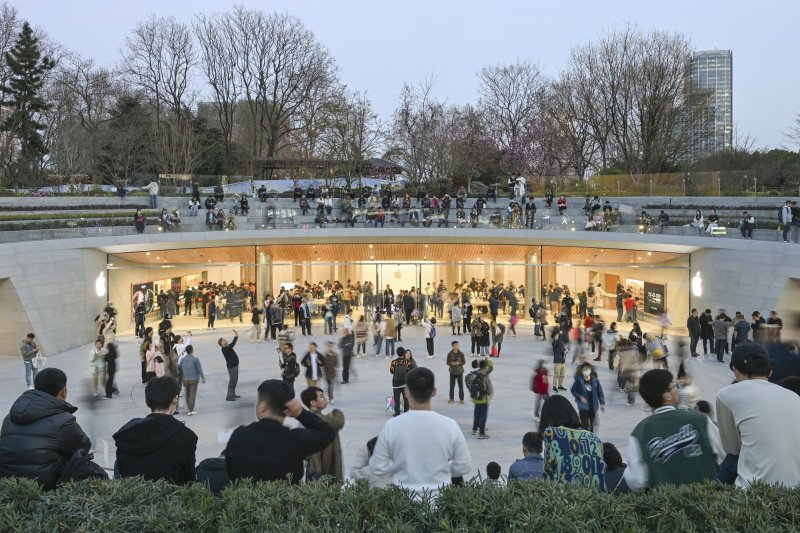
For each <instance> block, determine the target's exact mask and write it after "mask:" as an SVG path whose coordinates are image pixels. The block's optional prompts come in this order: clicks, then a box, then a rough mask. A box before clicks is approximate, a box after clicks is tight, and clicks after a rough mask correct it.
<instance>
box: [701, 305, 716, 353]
mask: <svg viewBox="0 0 800 533" xmlns="http://www.w3.org/2000/svg"><path fill="white" fill-rule="evenodd" d="M698 321H699V322H700V338H701V339H703V355H708V352H709V348H710V351H711V353H715V349H714V326H713V324H714V317H713V316H711V309H706V310H705V311H703V314H702V315H700V318H699V319H698Z"/></svg>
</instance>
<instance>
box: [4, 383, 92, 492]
mask: <svg viewBox="0 0 800 533" xmlns="http://www.w3.org/2000/svg"><path fill="white" fill-rule="evenodd" d="M33 385H34V390H27V391H25V392H24V393H22V395H21V396H20V397H19V398H17V400H16V401H15V402H14V405H12V406H11V410H10V411H9V413H8V416H7V417H6V418H5V419H4V420H3V426H2V429H0V477H27V478H33V479H36V481H38V482H39V485H41V486H42V487H43V488H45V489H52V488H54V487H55V486H56V483H57V481H58V478H59V475H60V473H61V470H62V469H63V468H64V465H65V464H66V463H67V461H68V460H69V459H70V457H71V456H72V454H73V453H75V452H76V451H78V450H83V451H85V452H88V451H89V450H90V449H91V447H92V444H91V442H90V441H89V437H87V436H86V434H85V433H84V432H83V430H82V429H81V427H80V425H78V421H77V420H75V416H73V413H74V412H75V411H77V410H78V408H77V407H74V406H72V405H70V404H68V403H67V402H66V399H67V375H66V374H65V373H64V372H63V371H61V370H59V369H57V368H45V369H43V370H40V371H39V373H38V374H36V378H35V379H34V380H33Z"/></svg>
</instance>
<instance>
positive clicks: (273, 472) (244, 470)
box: [225, 379, 336, 484]
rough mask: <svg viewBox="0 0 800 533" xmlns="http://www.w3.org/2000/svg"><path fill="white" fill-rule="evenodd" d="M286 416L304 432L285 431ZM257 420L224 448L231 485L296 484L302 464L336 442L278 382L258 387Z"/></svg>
mask: <svg viewBox="0 0 800 533" xmlns="http://www.w3.org/2000/svg"><path fill="white" fill-rule="evenodd" d="M287 416H290V417H292V418H296V419H297V420H298V421H299V422H300V423H301V424H302V425H303V428H304V429H289V428H286V427H284V426H283V421H284V418H286V417H287ZM256 418H258V421H257V422H253V423H252V424H250V425H248V426H240V427H239V428H237V429H236V430H235V431H234V432H233V434H232V435H231V438H230V440H229V441H228V446H227V447H226V448H225V464H226V465H227V467H228V475H229V476H230V479H231V481H235V480H237V479H240V478H251V479H252V480H253V481H280V480H285V479H286V478H287V476H290V481H291V482H292V483H293V484H298V483H300V480H301V479H302V478H303V460H304V459H305V458H306V457H308V456H310V455H313V454H315V453H317V452H319V451H322V450H323V449H325V447H326V446H328V444H330V443H331V442H333V439H334V438H336V432H335V431H334V430H333V429H331V427H330V426H329V425H328V424H327V423H326V422H325V421H324V420H322V419H321V418H320V417H318V416H317V415H315V414H313V413H311V412H309V411H305V410H304V409H303V406H302V404H301V403H300V402H299V401H298V400H297V399H295V398H294V390H293V389H292V388H290V387H289V386H288V385H286V384H285V383H284V382H282V381H280V380H277V379H268V380H266V381H264V382H262V383H261V385H259V387H258V402H257V403H256Z"/></svg>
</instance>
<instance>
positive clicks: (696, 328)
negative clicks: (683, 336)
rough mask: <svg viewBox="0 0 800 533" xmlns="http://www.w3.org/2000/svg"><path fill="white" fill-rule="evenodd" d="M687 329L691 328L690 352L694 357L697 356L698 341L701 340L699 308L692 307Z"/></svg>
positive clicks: (687, 320)
mask: <svg viewBox="0 0 800 533" xmlns="http://www.w3.org/2000/svg"><path fill="white" fill-rule="evenodd" d="M686 329H688V330H689V339H690V340H689V354H690V355H691V356H692V357H697V356H698V355H699V354H698V353H697V343H698V342H699V341H700V335H701V333H702V328H701V326H700V315H699V314H698V311H697V309H692V313H691V314H690V315H689V318H687V319H686Z"/></svg>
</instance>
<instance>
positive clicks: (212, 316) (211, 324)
mask: <svg viewBox="0 0 800 533" xmlns="http://www.w3.org/2000/svg"><path fill="white" fill-rule="evenodd" d="M216 319H217V317H216V315H215V314H214V313H210V314H209V315H208V327H209V328H213V327H214V321H215V320H216Z"/></svg>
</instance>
